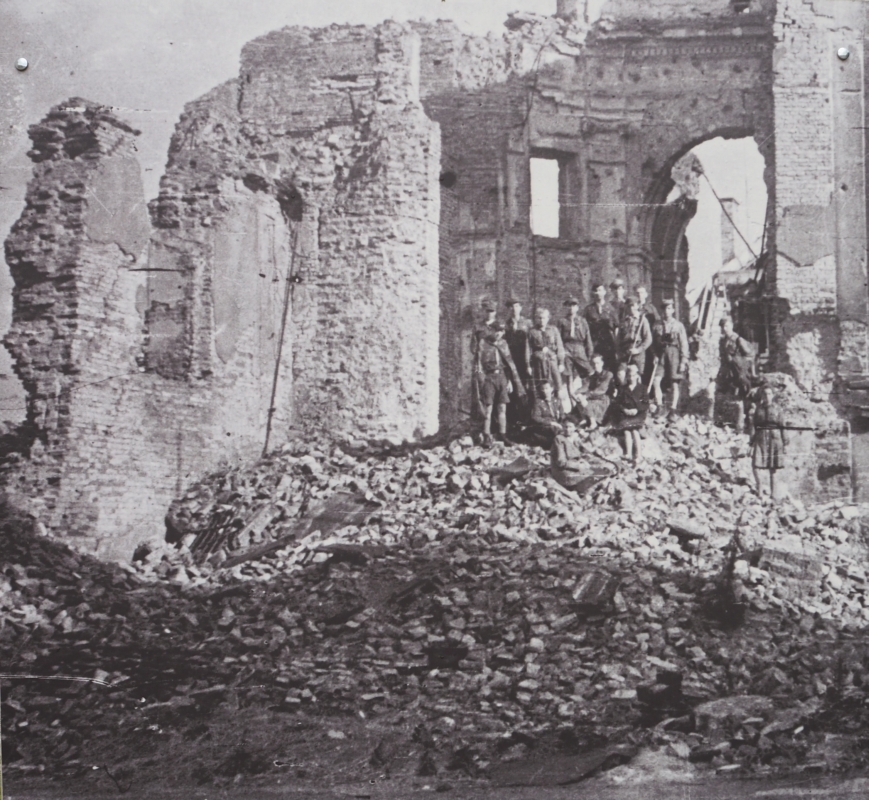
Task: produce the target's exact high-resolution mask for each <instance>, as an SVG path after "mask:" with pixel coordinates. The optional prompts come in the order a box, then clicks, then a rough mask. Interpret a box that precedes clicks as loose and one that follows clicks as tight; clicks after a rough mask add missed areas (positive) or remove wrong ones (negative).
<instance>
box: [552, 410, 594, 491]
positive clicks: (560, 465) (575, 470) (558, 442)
mask: <svg viewBox="0 0 869 800" xmlns="http://www.w3.org/2000/svg"><path fill="white" fill-rule="evenodd" d="M549 459H550V464H551V466H552V477H553V478H554V479H555V480H556V481H558V483H560V484H561V485H562V486H564V487H565V488H566V489H573V488H574V487H575V486H576V485H577V484H578V483H579V482H580V481H582V480H584V479H585V478H587V477H588V465H587V463H586V458H585V455H584V450H583V447H582V442H581V440H580V438H579V432H578V431H577V427H576V423H575V422H574V421H573V420H572V419H571V418H570V417H568V418H567V419H565V420H564V425H563V430H562V431H561V432H560V433H559V434H558V435H557V436H555V437H554V440H553V442H552V448H551V449H550V451H549Z"/></svg>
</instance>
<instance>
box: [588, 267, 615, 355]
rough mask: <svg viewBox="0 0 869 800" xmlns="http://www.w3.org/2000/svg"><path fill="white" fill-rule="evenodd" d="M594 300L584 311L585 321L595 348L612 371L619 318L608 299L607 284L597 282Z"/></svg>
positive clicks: (594, 289)
mask: <svg viewBox="0 0 869 800" xmlns="http://www.w3.org/2000/svg"><path fill="white" fill-rule="evenodd" d="M592 291H593V293H594V302H592V303H589V304H588V305H587V306H586V307H585V311H583V316H584V317H585V321H586V322H587V323H588V329H589V331H590V333H591V340H592V342H594V349H595V351H596V352H598V353H600V354H601V355H602V356H603V360H604V364H605V365H606V368H607V369H608V370H609V371H610V372H614V371H615V368H616V334H617V332H618V329H619V319H618V315H617V314H616V311H615V309H614V308H613V307H612V306H611V305H610V304H609V303H607V301H606V286H604V285H603V284H602V283H596V284H595V285H594V288H593V289H592Z"/></svg>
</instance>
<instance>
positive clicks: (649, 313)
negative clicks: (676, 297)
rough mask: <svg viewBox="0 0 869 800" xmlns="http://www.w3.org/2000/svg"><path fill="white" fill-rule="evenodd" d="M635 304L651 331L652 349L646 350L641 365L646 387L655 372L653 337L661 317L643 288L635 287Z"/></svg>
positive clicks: (656, 333) (656, 332) (655, 334)
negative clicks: (644, 361) (644, 359)
mask: <svg viewBox="0 0 869 800" xmlns="http://www.w3.org/2000/svg"><path fill="white" fill-rule="evenodd" d="M637 302H638V303H639V305H640V313H641V314H642V315H643V316H644V317H645V318H646V322H648V323H649V330H651V331H652V347H650V348H649V349H648V350H646V363H645V364H644V365H643V372H642V380H643V386H648V385H649V384H650V383H651V380H652V373H653V372H654V371H655V365H654V360H655V346H654V342H655V337H656V336H657V335H658V328H659V326H660V323H661V315H660V313H659V312H658V309H657V308H655V306H654V304H653V303H651V302H650V301H649V293H648V292H647V291H646V287H645V286H638V287H637Z"/></svg>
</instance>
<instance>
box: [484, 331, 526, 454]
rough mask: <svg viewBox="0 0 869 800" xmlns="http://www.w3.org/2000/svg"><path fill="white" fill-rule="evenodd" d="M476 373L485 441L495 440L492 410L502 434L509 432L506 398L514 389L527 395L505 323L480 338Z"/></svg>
mask: <svg viewBox="0 0 869 800" xmlns="http://www.w3.org/2000/svg"><path fill="white" fill-rule="evenodd" d="M476 376H477V382H478V383H479V387H480V388H479V396H480V405H481V406H482V410H483V443H484V444H486V445H488V444H491V443H492V410H493V409H494V411H495V415H496V418H497V425H498V434H499V438H501V439H503V438H504V437H505V436H506V435H507V401H508V400H509V396H510V390H511V383H512V389H513V391H514V392H515V393H516V394H517V395H518V396H519V397H520V398H524V397H525V388H524V387H523V386H522V382H521V381H520V380H519V376H518V373H517V371H516V365H515V364H514V363H513V359H512V357H511V356H510V348H509V347H507V343H506V342H505V341H504V326H503V325H502V324H501V323H500V322H496V323H494V324H493V325H492V326H491V330H489V331H488V332H487V333H486V334H485V335H484V336H483V337H482V338H481V339H480V343H479V347H478V349H477V363H476Z"/></svg>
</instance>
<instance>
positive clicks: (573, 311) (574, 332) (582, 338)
mask: <svg viewBox="0 0 869 800" xmlns="http://www.w3.org/2000/svg"><path fill="white" fill-rule="evenodd" d="M564 305H565V306H567V316H566V317H565V318H564V319H562V320H559V322H558V332H559V333H560V334H561V341H562V343H563V344H564V371H565V376H566V379H567V380H566V383H567V386H568V388H571V387H573V386H574V384H575V381H576V379H577V378H586V377H588V376H589V375H591V373H592V366H591V356H592V354H593V353H594V342H592V340H591V331H590V330H589V329H588V323H587V322H586V321H585V319H584V318H583V317H582V315H581V314H580V313H579V300H577V299H576V298H575V297H570V298H568V299H567V300H565V301H564ZM571 400H573V403H574V405H576V400H577V398H575V397H571Z"/></svg>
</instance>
